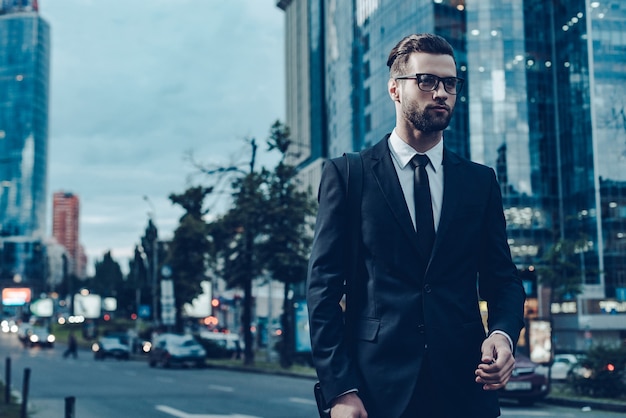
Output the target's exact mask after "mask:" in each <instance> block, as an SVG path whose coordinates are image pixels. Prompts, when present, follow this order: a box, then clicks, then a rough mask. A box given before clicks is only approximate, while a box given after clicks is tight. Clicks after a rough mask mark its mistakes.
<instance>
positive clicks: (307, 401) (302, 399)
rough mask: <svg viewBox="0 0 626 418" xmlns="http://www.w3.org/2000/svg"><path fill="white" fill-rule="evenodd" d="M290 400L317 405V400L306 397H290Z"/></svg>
mask: <svg viewBox="0 0 626 418" xmlns="http://www.w3.org/2000/svg"><path fill="white" fill-rule="evenodd" d="M289 402H293V403H303V404H306V405H316V403H315V401H314V400H313V399H306V398H289Z"/></svg>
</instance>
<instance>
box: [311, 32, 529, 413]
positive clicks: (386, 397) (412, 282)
mask: <svg viewBox="0 0 626 418" xmlns="http://www.w3.org/2000/svg"><path fill="white" fill-rule="evenodd" d="M387 65H388V66H389V69H390V78H389V82H388V92H389V96H390V98H391V100H392V101H393V103H394V105H395V109H396V126H395V129H394V130H393V131H392V132H391V134H389V135H387V136H385V138H383V139H382V140H381V141H380V142H379V143H378V144H376V145H374V146H373V147H371V148H368V149H365V150H363V151H361V158H362V161H363V190H362V196H361V204H360V216H361V221H360V228H359V235H360V238H359V242H350V231H349V228H350V219H351V218H352V217H353V216H354V214H351V213H348V211H347V207H348V204H347V201H346V200H347V199H346V171H347V168H346V162H345V159H344V158H336V159H333V160H330V161H329V162H328V163H327V164H326V165H325V167H324V170H323V174H322V180H321V184H320V190H319V212H318V217H317V223H316V228H315V239H314V244H313V249H312V253H311V258H310V262H309V277H308V284H307V303H308V309H309V323H310V332H311V343H312V352H313V360H314V363H315V367H316V369H317V373H318V377H319V379H320V382H321V387H322V391H323V395H324V397H325V399H326V400H327V401H328V404H329V405H328V406H329V407H332V408H331V411H330V412H331V416H332V418H366V417H367V418H473V417H476V418H478V417H480V418H493V417H497V416H499V415H500V409H499V406H498V400H497V394H496V392H495V391H496V390H498V389H501V388H503V387H504V385H505V384H506V382H507V381H508V379H509V377H510V375H511V373H512V370H513V366H514V364H515V360H514V358H513V352H514V349H515V343H516V342H517V339H518V338H519V333H520V331H521V329H522V327H523V324H524V322H523V304H524V299H525V294H524V290H523V287H522V285H521V282H520V280H519V278H518V276H517V269H516V267H515V265H514V264H513V262H512V260H511V255H510V250H509V247H508V244H507V236H506V226H505V220H504V215H503V210H502V198H501V195H500V189H499V186H498V184H497V180H496V177H495V173H494V171H493V170H492V169H490V168H488V167H485V166H482V165H479V164H476V163H473V162H471V161H468V160H466V159H463V158H461V157H460V156H458V155H456V154H455V153H453V152H452V151H450V150H449V149H448V148H446V146H445V144H444V141H443V131H444V130H445V129H446V127H447V126H448V124H449V122H450V118H451V116H452V112H453V109H454V105H455V102H456V98H457V94H458V93H459V92H460V91H461V88H462V84H463V80H461V79H459V78H457V71H456V61H455V59H454V53H453V50H452V47H451V46H450V44H449V43H448V42H447V41H446V40H445V39H443V38H441V37H439V36H436V35H431V34H419V35H411V36H408V37H406V38H404V39H403V40H401V41H400V42H399V43H398V44H397V45H396V46H395V47H394V48H393V49H392V51H391V53H390V55H389V59H388V62H387ZM416 154H422V155H426V156H427V157H428V159H425V157H416V158H417V159H421V161H422V163H421V166H422V167H423V166H425V167H426V174H420V175H418V174H417V172H419V170H420V167H417V166H418V165H420V164H419V163H412V162H411V161H412V160H413V158H414V156H415V155H416ZM424 161H425V163H424ZM414 165H415V166H416V167H417V168H415V169H414V168H413V167H414ZM419 176H422V177H420V178H421V180H418V179H417V178H418V177H419ZM426 177H427V179H426V181H427V183H426V187H425V189H424V186H423V185H424V183H423V180H424V179H425V178H426ZM414 183H415V184H414ZM420 185H421V186H420ZM419 187H421V189H419V190H418V188H419ZM425 190H427V191H428V192H430V196H429V197H427V199H428V200H429V202H430V204H429V205H428V206H429V207H430V209H431V210H432V212H430V211H427V210H425V209H424V208H423V206H421V207H420V206H419V203H414V198H417V197H418V196H420V197H419V199H421V200H420V201H423V199H424V197H423V196H424V192H425ZM355 245H357V246H358V248H359V250H358V254H359V255H358V263H357V274H355V275H354V277H348V276H349V273H348V272H349V271H350V269H351V268H352V266H351V265H350V264H351V260H350V256H349V255H348V254H349V249H350V248H351V247H352V246H355ZM345 280H348V281H352V282H350V286H349V288H350V291H349V295H348V300H347V310H348V313H349V315H348V316H347V317H348V318H350V319H349V322H348V324H349V325H348V327H344V317H343V313H342V310H341V307H340V300H341V299H342V295H343V291H344V281H345ZM479 297H480V298H481V299H483V300H485V301H486V302H487V303H488V311H489V315H488V321H487V324H488V330H487V332H486V331H485V327H484V325H483V321H482V318H481V313H480V309H479ZM346 328H347V329H346Z"/></svg>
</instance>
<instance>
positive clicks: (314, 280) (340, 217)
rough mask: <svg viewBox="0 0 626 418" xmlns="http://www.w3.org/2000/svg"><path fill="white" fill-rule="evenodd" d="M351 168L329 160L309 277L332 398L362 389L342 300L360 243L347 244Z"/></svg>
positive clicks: (317, 344) (317, 359)
mask: <svg viewBox="0 0 626 418" xmlns="http://www.w3.org/2000/svg"><path fill="white" fill-rule="evenodd" d="M342 163H343V164H342ZM345 171H346V169H345V160H341V159H339V160H331V161H329V162H327V163H326V164H325V167H324V170H323V172H322V178H321V183H320V189H319V195H318V200H319V210H318V214H317V221H316V224H315V236H314V239H313V247H312V251H311V257H310V259H309V268H308V279H307V306H308V312H309V329H310V334H311V349H312V356H313V362H314V364H315V368H316V370H317V375H318V378H319V379H320V382H321V387H322V391H323V394H324V397H325V399H326V400H328V401H330V400H332V399H334V398H336V397H337V396H339V395H341V394H342V393H345V392H347V391H350V390H353V389H358V387H359V382H358V378H357V377H356V376H357V375H356V373H355V371H354V367H353V362H352V360H351V358H350V356H349V354H348V349H347V344H346V341H345V338H344V337H345V331H344V318H343V312H342V309H341V306H340V304H339V302H340V301H341V298H342V296H343V292H344V281H345V279H346V274H347V271H348V269H349V265H348V264H347V263H348V262H349V259H350V256H349V251H348V249H349V245H356V244H351V243H348V242H347V241H348V239H349V236H350V234H349V231H348V225H349V222H348V216H349V214H347V213H346V212H347V204H346V186H345V184H346V183H345V180H344V179H345V175H346V173H345Z"/></svg>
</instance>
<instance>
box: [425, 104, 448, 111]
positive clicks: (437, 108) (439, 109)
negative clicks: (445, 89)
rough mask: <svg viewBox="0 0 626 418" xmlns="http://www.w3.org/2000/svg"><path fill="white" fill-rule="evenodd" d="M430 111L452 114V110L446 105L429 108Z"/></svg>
mask: <svg viewBox="0 0 626 418" xmlns="http://www.w3.org/2000/svg"><path fill="white" fill-rule="evenodd" d="M428 109H431V110H436V111H444V110H445V111H446V112H450V108H449V107H448V106H445V105H436V106H428Z"/></svg>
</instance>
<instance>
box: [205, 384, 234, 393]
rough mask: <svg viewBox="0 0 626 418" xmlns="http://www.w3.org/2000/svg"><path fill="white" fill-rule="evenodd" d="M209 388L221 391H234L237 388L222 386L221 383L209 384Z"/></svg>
mask: <svg viewBox="0 0 626 418" xmlns="http://www.w3.org/2000/svg"><path fill="white" fill-rule="evenodd" d="M209 389H211V390H217V391H220V392H234V391H235V389H234V388H232V387H230V386H220V385H209Z"/></svg>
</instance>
